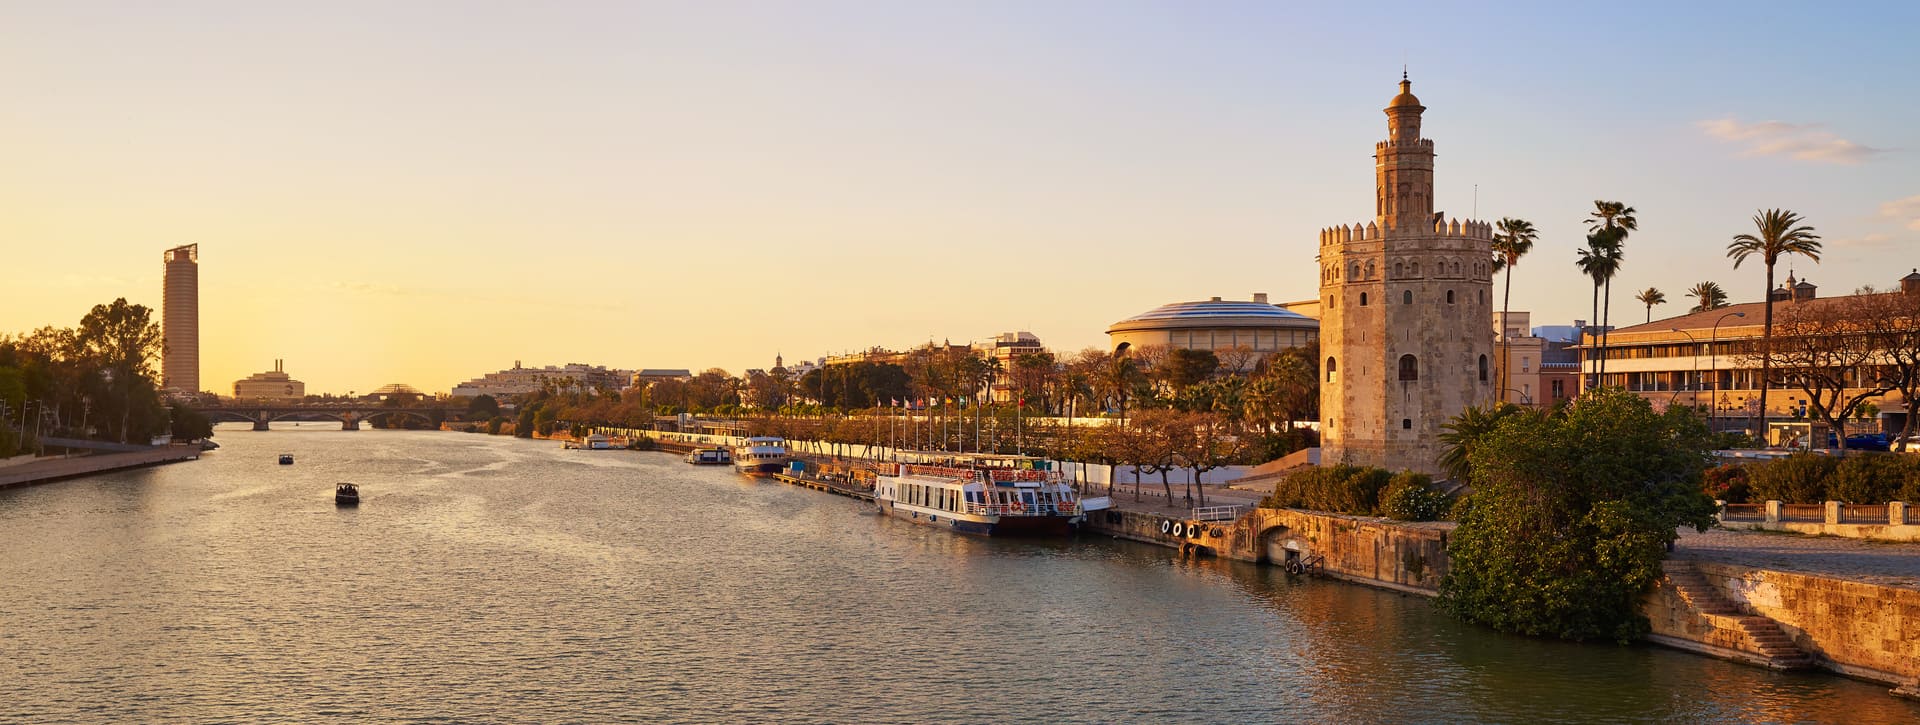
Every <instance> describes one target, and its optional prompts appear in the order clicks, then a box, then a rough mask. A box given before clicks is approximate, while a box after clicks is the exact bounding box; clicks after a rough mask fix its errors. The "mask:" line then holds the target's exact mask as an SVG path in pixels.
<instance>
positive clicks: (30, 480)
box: [0, 445, 200, 488]
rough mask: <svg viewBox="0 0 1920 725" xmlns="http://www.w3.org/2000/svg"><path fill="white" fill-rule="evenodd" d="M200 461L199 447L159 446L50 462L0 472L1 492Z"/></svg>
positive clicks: (17, 466)
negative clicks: (124, 471) (123, 470)
mask: <svg viewBox="0 0 1920 725" xmlns="http://www.w3.org/2000/svg"><path fill="white" fill-rule="evenodd" d="M199 457H200V447H199V446H196V445H177V446H158V447H155V448H152V449H148V450H142V451H131V452H126V453H96V454H94V455H90V456H77V457H74V458H49V459H44V460H39V461H34V462H32V463H22V464H19V465H15V466H8V467H7V468H5V469H0V488H6V487H8V486H26V485H31V484H35V483H43V482H46V481H56V480H59V479H62V478H73V477H75V476H85V475H89V474H94V473H104V472H106V471H117V470H120V469H123V468H138V467H141V466H151V465H155V464H159V463H172V462H174V461H191V460H194V459H197V458H199Z"/></svg>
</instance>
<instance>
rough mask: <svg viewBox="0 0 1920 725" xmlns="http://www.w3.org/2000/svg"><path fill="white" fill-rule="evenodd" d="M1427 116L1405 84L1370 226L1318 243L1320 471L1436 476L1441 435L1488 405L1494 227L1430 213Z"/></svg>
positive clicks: (1393, 114) (1377, 174)
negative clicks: (1329, 467) (1470, 410)
mask: <svg viewBox="0 0 1920 725" xmlns="http://www.w3.org/2000/svg"><path fill="white" fill-rule="evenodd" d="M1426 110H1427V109H1426V107H1425V106H1422V105H1420V99H1418V98H1415V97H1414V95H1413V84H1412V83H1411V82H1409V81H1408V80H1406V78H1405V77H1404V76H1403V77H1402V78H1401V80H1400V94H1399V95H1397V96H1394V98H1393V101H1392V102H1390V103H1388V104H1387V108H1386V114H1387V140H1385V141H1382V142H1380V143H1378V144H1376V145H1375V146H1374V156H1373V159H1374V218H1373V220H1372V221H1369V222H1367V223H1366V224H1365V225H1361V224H1354V225H1352V226H1350V227H1349V226H1336V227H1331V228H1328V229H1323V230H1321V232H1320V304H1321V309H1322V312H1321V318H1320V346H1321V355H1322V356H1323V357H1324V358H1325V359H1324V360H1322V361H1321V369H1320V375H1321V386H1320V416H1321V428H1320V441H1321V443H1320V445H1321V460H1322V461H1325V462H1329V463H1333V462H1346V463H1354V464H1359V465H1368V466H1380V467H1383V468H1388V469H1392V470H1401V469H1410V470H1414V471H1421V472H1426V473H1435V472H1438V470H1439V466H1438V464H1437V463H1436V459H1437V458H1438V456H1439V441H1438V436H1439V434H1440V427H1441V426H1442V425H1443V424H1445V423H1446V422H1447V421H1448V420H1449V419H1451V418H1452V417H1453V416H1455V415H1458V414H1459V413H1460V411H1462V410H1464V409H1466V407H1467V406H1469V405H1473V404H1476V403H1481V402H1486V401H1490V400H1492V399H1493V398H1494V397H1495V396H1496V395H1497V393H1498V392H1499V387H1498V385H1497V384H1496V383H1495V381H1494V380H1493V369H1492V367H1491V355H1492V354H1493V325H1492V322H1491V320H1492V307H1491V304H1492V297H1493V284H1492V274H1491V270H1490V269H1489V267H1490V265H1491V261H1492V259H1493V246H1492V245H1493V227H1492V225H1490V224H1487V223H1485V222H1479V221H1472V220H1467V221H1462V220H1458V219H1453V220H1449V219H1447V218H1445V215H1444V213H1443V212H1435V211H1434V209H1433V141H1432V140H1430V139H1425V138H1421V136H1420V116H1421V114H1422V113H1423V112H1425V111H1426Z"/></svg>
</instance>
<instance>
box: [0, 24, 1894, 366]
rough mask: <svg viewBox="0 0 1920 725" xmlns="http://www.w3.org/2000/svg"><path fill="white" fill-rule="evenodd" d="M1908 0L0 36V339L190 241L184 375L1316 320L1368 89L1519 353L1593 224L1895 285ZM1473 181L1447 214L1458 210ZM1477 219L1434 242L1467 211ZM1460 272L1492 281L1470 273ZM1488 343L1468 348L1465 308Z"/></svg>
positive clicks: (709, 358) (1669, 266)
mask: <svg viewBox="0 0 1920 725" xmlns="http://www.w3.org/2000/svg"><path fill="white" fill-rule="evenodd" d="M1914 27H1920V7H1915V6H1913V5H1910V4H1902V3H1867V4H1857V5H1840V6H1805V7H1802V6H1783V7H1759V6H1755V5H1753V4H1744V3H1689V4H1682V5H1678V6H1671V5H1665V4H1653V3H1647V4H1640V3H1623V4H1616V5H1613V6H1609V10H1608V12H1607V13H1606V15H1605V17H1604V18H1600V17H1597V16H1596V15H1595V14H1594V13H1592V12H1591V10H1590V9H1585V8H1580V7H1566V8H1561V7H1549V6H1539V5H1535V4H1526V3H1513V4H1495V5H1486V6H1479V7H1474V8H1466V9H1449V8H1440V7H1435V6H1433V5H1431V4H1413V3H1381V4H1376V5H1366V6H1357V7H1345V6H1341V7H1334V6H1322V5H1305V6H1297V7H1295V6H1282V5H1278V4H1265V3H1245V4H1242V3H1219V4H1206V5H1191V4H1131V5H1121V4H1113V3H1092V2H1060V3H1044V4H1020V3H964V4H948V5H939V4H930V3H909V4H899V3H840V2H809V3H789V4H750V3H724V2H715V3H697V4H696V3H679V4H646V3H634V2H608V3H589V2H573V3H554V4H546V5H541V6H539V7H535V6H531V5H526V4H518V3H480V2H474V3H459V4H434V3H371V2H344V3H327V4H318V5H286V6H279V5H274V4H262V3H241V2H207V3H178V4H165V5H152V4H130V3H129V4H112V3H19V4H12V5H9V6H6V7H0V85H3V86H4V88H5V89H6V94H5V97H6V99H7V101H6V102H5V104H3V105H0V138H5V139H6V140H7V143H6V145H5V146H4V149H5V150H4V157H3V158H4V163H0V240H4V242H5V243H4V247H3V249H4V250H5V254H6V259H7V262H6V264H5V265H4V266H3V267H0V269H3V270H4V272H0V333H7V334H16V333H20V332H26V331H29V330H31V329H34V328H37V327H40V326H44V325H58V326H72V325H74V324H76V323H77V322H78V321H79V319H80V317H81V316H82V315H84V314H85V313H86V311H87V309H88V308H89V307H90V306H91V305H93V304H97V303H101V302H108V301H111V300H112V299H113V298H115V297H126V298H127V299H129V300H130V301H133V302H137V303H141V304H145V305H147V306H149V307H152V308H154V310H155V312H156V321H158V318H157V315H158V311H159V309H160V306H161V299H162V296H161V277H162V265H161V263H160V252H161V251H162V250H165V249H167V248H169V247H174V246H178V245H181V244H198V245H200V275H199V282H200V356H201V366H200V372H201V380H202V387H203V388H208V389H212V390H215V391H220V392H231V385H232V381H233V380H235V379H238V378H242V377H245V376H247V375H249V374H252V373H255V372H260V371H263V370H267V369H270V368H271V366H272V363H273V361H274V360H275V359H285V360H286V368H287V372H288V373H290V374H292V375H293V376H294V377H295V378H298V379H300V380H302V381H305V382H306V383H307V385H308V389H309V390H311V391H314V392H346V391H348V390H354V391H360V392H365V391H368V390H372V389H373V388H376V387H378V386H380V385H383V384H387V383H407V384H411V385H414V386H416V387H418V388H421V389H423V390H429V391H445V390H447V389H449V388H451V387H452V386H453V385H455V384H457V383H459V382H462V381H465V380H467V379H469V378H472V377H476V376H479V375H481V374H483V373H486V372H491V371H495V370H499V369H501V368H505V367H510V366H511V365H512V364H513V362H514V361H515V360H520V361H523V362H524V363H525V364H527V365H529V366H536V365H560V364H565V363H568V362H581V363H588V364H594V365H606V366H609V367H622V368H643V367H653V368H690V369H694V370H700V369H705V368H708V367H721V368H725V369H727V370H728V371H730V372H732V373H735V374H738V373H740V372H741V371H742V370H744V369H747V368H755V367H760V368H764V367H768V366H770V365H771V364H772V361H773V357H774V354H775V353H776V352H779V353H784V354H785V356H786V358H787V360H788V361H790V362H791V361H797V360H802V359H813V358H816V357H820V356H823V355H827V354H837V353H840V352H844V351H850V350H859V349H864V348H866V347H869V346H872V345H885V346H890V347H905V346H910V345H913V344H916V343H924V342H926V341H927V340H929V339H931V340H933V341H935V342H939V341H942V340H948V339H951V340H952V341H954V342H966V341H970V340H985V339H987V338H988V337H989V336H992V335H994V334H997V333H1001V332H1007V331H1012V330H1030V331H1032V332H1033V333H1035V334H1036V335H1038V336H1039V337H1040V339H1041V340H1042V341H1044V342H1045V343H1046V344H1047V345H1049V346H1050V347H1052V348H1053V349H1055V350H1056V351H1059V352H1063V353H1070V352H1072V351H1075V350H1078V349H1081V348H1084V347H1088V346H1104V343H1105V335H1104V331H1105V330H1106V328H1107V326H1108V325H1110V324H1111V323H1113V322H1116V321H1118V320H1120V319H1123V318H1126V317H1129V316H1132V315H1134V314H1137V313H1140V312H1142V311H1145V310H1147V309H1150V308H1153V307H1156V306H1158V305H1161V304H1165V303H1168V302H1176V301H1188V300H1200V299H1206V298H1208V297H1212V296H1220V297H1224V298H1227V299H1247V298H1249V297H1250V296H1251V295H1252V294H1253V293H1255V292H1265V293H1268V294H1269V295H1270V297H1271V298H1272V299H1273V300H1275V301H1291V300H1299V299H1307V298H1311V297H1314V296H1315V295H1316V294H1317V287H1316V273H1315V270H1316V265H1315V264H1314V262H1313V255H1314V254H1315V252H1316V232H1317V230H1319V229H1320V228H1323V227H1327V226H1332V225H1335V224H1353V223H1355V222H1361V223H1364V222H1365V221H1366V220H1368V219H1370V218H1371V217H1370V213H1371V211H1372V200H1371V194H1372V184H1373V169H1372V158H1371V153H1372V149H1373V144H1374V142H1376V141H1378V140H1381V139H1383V138H1385V136H1386V123H1385V117H1384V116H1383V115H1382V114H1381V112H1380V109H1381V108H1383V107H1384V106H1385V105H1386V103H1387V100H1388V99H1389V98H1391V97H1392V96H1393V93H1394V92H1395V90H1396V89H1395V83H1396V82H1397V81H1398V80H1399V78H1400V73H1401V69H1402V65H1403V63H1404V64H1405V65H1406V66H1407V67H1408V69H1409V71H1410V73H1411V77H1412V80H1413V88H1414V92H1415V93H1416V94H1418V95H1419V97H1420V98H1421V100H1422V101H1423V102H1424V103H1425V104H1426V105H1427V107H1428V111H1427V113H1426V116H1425V135H1427V136H1428V137H1430V138H1432V139H1434V140H1435V143H1436V146H1437V151H1438V155H1439V157H1438V160H1437V162H1436V163H1437V172H1436V183H1437V197H1438V198H1437V201H1438V204H1437V205H1436V206H1437V207H1438V208H1440V209H1444V210H1445V211H1446V213H1447V214H1448V215H1449V216H1454V217H1459V218H1463V219H1464V218H1468V217H1473V218H1478V219H1484V220H1497V219H1499V218H1500V217H1503V216H1513V217H1520V218H1525V219H1528V220H1531V221H1533V222H1534V223H1535V225H1536V226H1538V227H1539V229H1540V232H1541V237H1540V242H1539V244H1538V245H1537V246H1536V247H1535V250H1534V252H1533V253H1532V254H1531V255H1529V256H1528V257H1526V258H1524V259H1522V260H1521V262H1520V265H1519V267H1518V273H1517V275H1516V276H1515V277H1514V279H1513V303H1512V305H1513V308H1514V309H1515V310H1526V311H1530V312H1532V313H1533V314H1532V319H1533V322H1534V323H1535V324H1537V325H1563V324H1568V323H1570V322H1571V321H1572V320H1574V319H1585V318H1587V317H1588V316H1589V304H1590V302H1589V301H1590V297H1589V294H1590V291H1591V286H1590V284H1589V283H1588V282H1587V281H1586V280H1585V279H1584V278H1583V277H1581V276H1580V275H1579V274H1578V272H1577V271H1576V270H1575V269H1574V267H1573V259H1574V249H1575V248H1576V247H1577V246H1578V245H1580V244H1581V243H1582V241H1583V226H1582V221H1583V220H1584V217H1585V216H1586V214H1587V213H1588V212H1589V211H1590V210H1591V207H1592V204H1593V201H1594V200H1595V199H1610V200H1619V201H1624V202H1626V203H1628V204H1630V205H1632V206H1634V207H1636V208H1637V209H1638V210H1639V217H1640V224H1641V229H1640V231H1639V232H1638V233H1637V234H1635V235H1634V236H1633V237H1632V238H1631V239H1630V240H1629V241H1628V244H1627V250H1626V259H1625V264H1624V265H1623V267H1622V270H1621V272H1620V274H1619V276H1618V277H1616V278H1615V280H1614V288H1615V293H1614V299H1613V306H1614V308H1613V320H1614V322H1615V323H1616V324H1617V325H1620V324H1629V323H1633V322H1636V321H1639V320H1642V319H1644V317H1645V311H1644V308H1643V307H1641V305H1640V304H1639V303H1637V302H1634V301H1633V300H1632V299H1631V296H1632V294H1633V293H1634V292H1636V291H1638V290H1640V289H1644V288H1646V287H1648V286H1653V287H1658V288H1660V289H1661V290H1663V291H1665V292H1666V295H1667V299H1668V300H1669V302H1668V303H1667V304H1666V305H1662V306H1659V307H1656V308H1655V310H1654V316H1655V317H1656V318H1658V317H1663V316H1672V315H1676V314H1679V313H1681V312H1684V311H1685V309H1686V308H1687V307H1688V306H1689V305H1690V304H1691V302H1690V301H1689V300H1688V298H1686V297H1685V296H1684V293H1685V291H1686V289H1687V288H1689V287H1691V286H1692V285H1693V284H1694V283H1696V282H1699V281H1702V280H1713V281H1716V282H1718V283H1720V285H1721V286H1722V287H1724V288H1726V289H1727V291H1728V293H1729V294H1730V295H1731V297H1732V301H1734V302H1741V301H1751V300H1757V299H1759V297H1760V292H1761V290H1760V287H1761V285H1762V274H1763V272H1762V270H1761V269H1760V268H1759V267H1758V266H1757V265H1753V264H1751V263H1749V264H1747V265H1742V267H1741V268H1740V269H1739V270H1737V271H1736V270H1734V269H1733V268H1732V265H1731V262H1730V261H1728V260H1727V259H1726V258H1725V256H1724V250H1725V247H1726V243H1727V240H1728V239H1729V238H1730V237H1732V236H1733V235H1735V234H1739V233H1742V232H1746V231H1750V230H1751V229H1752V222H1751V221H1750V217H1751V216H1752V215H1753V214H1754V212H1755V210H1757V209H1761V208H1770V207H1784V208H1788V209H1792V210H1794V211H1797V212H1799V213H1800V214H1801V215H1802V216H1804V217H1805V218H1806V219H1807V221H1808V222H1809V223H1811V224H1812V225H1814V226H1815V227H1816V228H1818V230H1819V233H1820V234H1822V235H1823V236H1824V237H1825V241H1826V247H1827V249H1826V254H1825V255H1824V257H1823V260H1822V262H1821V263H1820V264H1817V265H1815V264H1812V263H1810V262H1807V261H1806V260H1802V259H1797V258H1796V259H1793V260H1790V261H1788V262H1786V263H1785V264H1784V265H1783V269H1782V270H1781V276H1782V277H1784V276H1785V274H1786V272H1787V271H1788V270H1787V269H1785V268H1784V267H1787V266H1790V267H1791V268H1792V271H1793V272H1795V273H1796V274H1797V275H1798V276H1800V277H1801V278H1805V279H1809V280H1811V281H1812V282H1814V283H1816V284H1818V285H1820V286H1821V288H1822V290H1821V291H1822V293H1823V294H1831V293H1840V292H1846V291H1851V290H1853V289H1854V288H1856V287H1858V286H1860V285H1867V284H1871V285H1874V286H1877V287H1886V286H1890V285H1893V284H1895V283H1896V281H1897V280H1898V279H1899V277H1900V276H1902V275H1904V274H1906V273H1907V271H1908V270H1909V269H1911V268H1914V267H1916V266H1920V164H1916V163H1915V157H1914V153H1915V149H1916V148H1920V142H1916V141H1915V139H1914V138H1913V136H1914V133H1915V131H1914V129H1916V128H1920V98H1917V97H1916V94H1914V93H1913V92H1912V89H1913V88H1915V87H1916V84H1917V83H1920V80H1916V78H1915V77H1914V74H1915V68H1920V50H1915V49H1914V47H1913V46H1912V44H1911V43H1910V42H1909V41H1910V39H1909V38H1908V37H1907V35H1909V33H1910V30H1911V29H1912V28H1914ZM1476 186H1477V191H1476ZM1476 207H1477V213H1475V212H1476ZM1503 283H1504V280H1499V279H1496V281H1495V285H1496V289H1497V288H1498V287H1499V286H1500V285H1501V284H1503ZM1489 324H1491V322H1489Z"/></svg>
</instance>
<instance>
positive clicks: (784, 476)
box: [773, 473, 873, 501]
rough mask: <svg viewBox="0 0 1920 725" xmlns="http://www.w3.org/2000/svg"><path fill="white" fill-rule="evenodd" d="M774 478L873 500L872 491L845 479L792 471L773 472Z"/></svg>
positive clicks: (790, 483) (854, 497)
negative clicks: (810, 475) (826, 477)
mask: <svg viewBox="0 0 1920 725" xmlns="http://www.w3.org/2000/svg"><path fill="white" fill-rule="evenodd" d="M773 478H774V480H776V481H779V482H781V483H784V484H787V485H790V486H799V487H801V488H810V489H813V490H815V491H825V492H827V493H831V494H838V495H841V496H845V497H847V498H852V499H859V500H861V501H872V500H873V492H872V491H869V490H867V489H864V488H861V487H859V486H855V485H853V484H850V483H847V482H845V481H829V480H826V479H820V478H812V477H809V476H795V475H793V474H790V473H776V474H773Z"/></svg>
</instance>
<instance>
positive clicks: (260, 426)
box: [253, 420, 267, 430]
mask: <svg viewBox="0 0 1920 725" xmlns="http://www.w3.org/2000/svg"><path fill="white" fill-rule="evenodd" d="M253 429H254V430H266V429H267V421H264V420H256V421H254V422H253Z"/></svg>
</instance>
